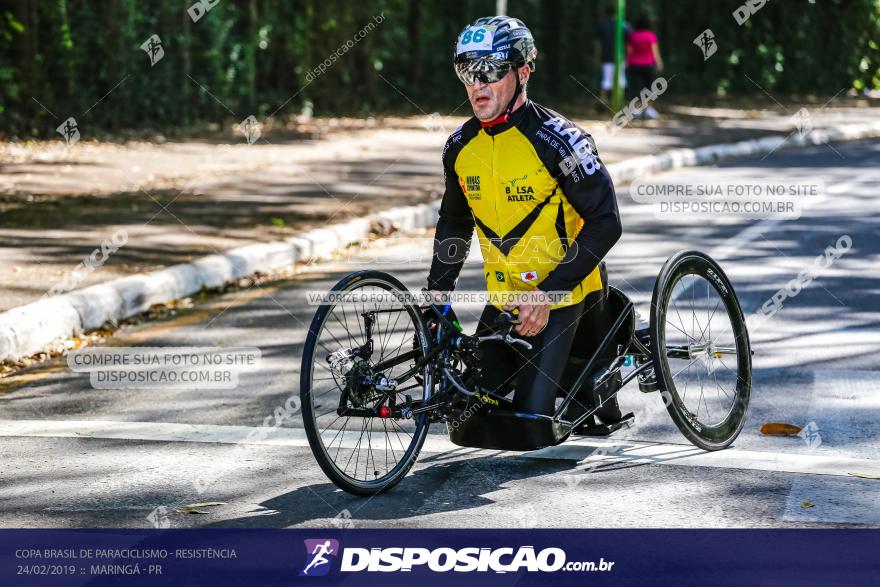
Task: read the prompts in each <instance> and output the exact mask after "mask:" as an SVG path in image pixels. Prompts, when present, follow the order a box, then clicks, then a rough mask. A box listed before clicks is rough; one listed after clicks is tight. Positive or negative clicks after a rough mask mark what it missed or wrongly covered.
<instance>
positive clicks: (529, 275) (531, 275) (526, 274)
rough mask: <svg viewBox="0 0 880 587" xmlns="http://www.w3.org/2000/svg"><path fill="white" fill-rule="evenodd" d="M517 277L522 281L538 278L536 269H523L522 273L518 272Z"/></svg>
mask: <svg viewBox="0 0 880 587" xmlns="http://www.w3.org/2000/svg"><path fill="white" fill-rule="evenodd" d="M519 277H520V279H522V280H523V281H535V280H536V279H538V272H537V271H523V272H522V273H520V274H519Z"/></svg>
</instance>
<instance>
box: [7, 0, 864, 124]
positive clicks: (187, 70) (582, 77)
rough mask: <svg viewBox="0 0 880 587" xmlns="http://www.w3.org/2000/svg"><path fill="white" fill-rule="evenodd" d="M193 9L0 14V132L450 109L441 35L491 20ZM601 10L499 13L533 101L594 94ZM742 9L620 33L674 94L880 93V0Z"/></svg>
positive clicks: (293, 3) (281, 1)
mask: <svg viewBox="0 0 880 587" xmlns="http://www.w3.org/2000/svg"><path fill="white" fill-rule="evenodd" d="M195 1H196V0H151V1H150V2H142V1H135V0H86V1H83V0H77V1H73V0H10V2H7V3H5V5H4V6H5V7H4V8H3V9H2V11H0V135H2V134H4V133H6V134H18V135H40V136H47V135H50V134H52V133H53V132H54V128H55V127H56V126H57V125H58V124H60V122H61V121H63V120H64V119H65V118H67V117H68V116H74V117H75V118H76V119H77V121H78V122H80V125H81V128H82V129H83V135H84V136H99V134H100V132H102V131H104V130H108V131H109V130H119V129H155V130H160V129H166V128H169V127H178V126H186V125H191V124H200V123H202V124H204V123H218V124H219V123H222V124H227V125H228V124H229V123H230V122H239V121H241V120H243V119H244V118H245V117H247V116H249V115H251V114H253V115H255V116H257V118H259V119H261V120H263V119H265V118H266V117H267V116H270V115H274V116H276V117H281V118H285V117H288V116H291V115H294V114H299V113H301V112H303V111H309V112H313V113H314V114H316V115H340V114H353V115H366V114H368V113H371V112H389V113H390V112H397V113H419V112H425V113H431V112H434V111H439V112H441V113H444V114H445V113H448V112H450V111H451V110H452V108H454V107H455V106H456V105H460V104H461V103H462V100H463V98H464V93H463V90H462V88H461V86H460V84H459V83H458V82H457V80H456V78H455V76H454V75H453V73H452V68H451V65H450V63H451V54H452V44H453V40H454V38H455V36H456V35H457V33H458V32H459V31H460V30H461V28H462V27H463V25H464V24H466V23H467V22H469V21H471V20H473V19H474V18H476V17H478V16H486V15H489V14H492V13H493V11H494V8H495V2H494V1H493V0H454V1H446V2H426V1H421V0H364V1H360V2H352V1H351V0H220V1H219V2H218V3H217V4H216V5H215V6H214V7H213V8H212V9H211V10H210V11H208V12H206V13H205V14H204V15H203V16H202V17H201V18H200V19H199V20H198V21H197V22H193V21H192V19H191V18H190V17H189V16H188V14H187V7H188V6H189V5H190V3H194V2H195ZM743 2H744V0H743ZM605 3H606V2H604V1H603V2H597V1H596V0H509V2H508V6H509V12H510V13H511V14H513V15H515V16H518V17H520V18H522V19H523V20H525V21H526V23H528V25H529V26H530V28H531V29H532V30H533V32H534V34H535V37H536V40H537V45H538V49H539V59H538V67H537V71H536V74H535V78H534V79H533V83H532V84H531V85H530V93H531V95H532V97H534V98H535V99H537V100H539V101H544V102H547V103H550V104H551V105H552V104H558V103H560V102H569V103H571V102H581V103H584V104H587V103H592V102H593V100H592V98H591V97H590V96H589V95H588V94H587V93H586V92H585V91H584V89H583V87H582V85H583V86H587V87H589V88H591V90H594V89H595V88H596V85H597V79H598V63H597V60H596V54H595V46H594V33H595V28H596V25H597V23H598V20H599V18H600V17H601V14H602V11H603V9H604V5H605ZM740 3H741V2H740V1H739V0H723V1H721V2H705V1H702V0H630V1H629V2H627V7H628V10H629V12H628V15H629V18H630V20H632V19H633V17H634V16H635V15H636V13H639V12H645V13H647V14H648V15H650V16H651V17H652V18H653V21H654V25H655V26H654V28H655V30H656V32H657V33H658V36H659V38H660V45H661V50H662V52H663V54H664V58H665V61H666V65H667V70H666V72H665V75H666V77H667V78H668V79H671V81H670V84H669V93H670V94H671V95H672V96H675V95H678V96H679V97H690V96H704V97H707V98H711V97H712V96H718V95H737V94H751V95H756V96H763V98H764V99H765V100H766V96H764V94H763V91H764V90H766V91H767V92H769V93H771V94H772V95H774V96H776V95H779V96H784V95H787V94H811V95H816V96H828V97H830V96H832V95H834V94H835V93H837V92H839V91H842V90H849V89H851V88H855V89H857V90H862V89H866V88H880V49H878V45H880V32H878V31H880V0H786V1H784V2H783V1H776V2H768V3H767V4H766V5H764V6H763V7H762V8H761V9H760V10H759V11H758V12H756V13H755V14H753V15H752V16H751V18H750V19H749V20H748V21H747V22H745V23H744V24H743V25H742V26H740V25H738V24H737V23H736V21H735V19H734V18H733V14H732V13H733V11H734V10H735V9H736V8H737V7H738V6H739V4H740ZM707 28H710V29H712V31H713V33H714V34H715V40H716V42H717V44H718V53H717V54H716V55H715V56H713V57H712V58H711V59H709V60H707V61H704V60H703V56H702V54H701V53H700V51H699V49H698V48H697V47H695V46H694V44H693V41H694V39H695V38H696V37H697V35H699V34H700V33H701V32H702V31H703V30H704V29H707ZM359 31H360V32H359ZM153 34H157V35H159V37H160V39H161V41H162V46H163V49H164V51H165V56H164V58H163V59H161V60H160V61H158V62H157V63H156V64H155V65H153V66H151V65H150V61H149V58H148V56H147V54H146V53H145V52H144V51H143V50H141V48H140V46H141V44H142V43H144V42H145V41H146V40H147V39H148V38H149V37H150V36H151V35H153ZM322 64H323V65H322ZM316 68H320V69H316ZM673 75H674V76H675V77H674V79H672V76H673ZM38 102H39V103H38ZM40 104H42V105H43V106H45V108H44V107H42V106H40ZM458 112H459V113H463V112H467V105H466V104H464V105H462V106H460V109H459V110H458Z"/></svg>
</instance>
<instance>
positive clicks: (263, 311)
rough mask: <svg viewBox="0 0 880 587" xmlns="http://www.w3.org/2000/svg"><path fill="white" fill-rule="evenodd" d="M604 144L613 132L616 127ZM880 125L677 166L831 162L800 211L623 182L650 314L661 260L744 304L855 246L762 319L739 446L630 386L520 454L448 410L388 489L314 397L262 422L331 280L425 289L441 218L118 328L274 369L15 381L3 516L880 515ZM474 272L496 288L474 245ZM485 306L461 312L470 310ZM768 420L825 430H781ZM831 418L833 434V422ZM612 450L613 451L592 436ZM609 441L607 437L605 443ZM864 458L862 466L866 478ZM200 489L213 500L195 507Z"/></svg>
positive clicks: (393, 522) (838, 522)
mask: <svg viewBox="0 0 880 587" xmlns="http://www.w3.org/2000/svg"><path fill="white" fill-rule="evenodd" d="M600 147H601V145H600ZM878 160H880V142H878V141H876V140H873V141H860V142H851V143H839V144H834V145H831V146H829V145H819V146H817V147H814V148H809V149H802V150H796V151H783V152H781V153H775V154H772V155H770V156H769V157H766V158H764V159H763V160H750V161H740V162H735V163H731V164H726V165H723V166H721V167H718V168H712V169H709V168H700V169H691V170H684V171H681V172H676V173H674V174H669V175H667V176H665V178H672V179H682V178H690V179H693V180H695V181H705V180H707V179H711V180H712V181H716V182H717V181H721V180H724V181H728V182H742V181H746V180H757V179H773V180H777V181H782V180H791V181H794V180H803V178H806V177H815V178H820V179H822V180H824V182H825V186H826V191H827V194H826V196H825V197H822V198H819V199H817V201H813V202H812V203H811V205H810V206H809V207H808V208H807V209H805V210H804V211H803V213H802V215H801V217H800V218H798V219H794V220H784V219H779V218H769V219H764V220H761V219H746V218H742V217H733V218H725V217H721V216H717V217H713V218H709V219H703V220H696V219H693V218H688V217H684V216H680V215H679V216H672V215H666V216H655V215H654V214H653V213H651V212H650V211H648V210H647V209H646V207H645V206H643V205H639V204H637V203H635V202H633V200H632V199H631V198H630V196H629V191H628V190H627V189H626V188H621V189H619V190H618V194H619V201H620V204H621V208H622V214H623V223H624V231H625V235H624V237H623V239H622V241H621V242H620V243H619V244H618V245H617V246H616V247H615V249H614V251H613V252H612V254H611V255H610V257H609V259H608V264H609V273H610V279H611V282H612V283H613V284H614V285H616V286H617V287H619V288H620V289H621V290H622V291H623V292H624V293H626V294H627V295H628V296H629V297H631V299H632V300H633V301H634V302H635V303H636V305H637V307H639V308H640V309H641V310H642V312H643V313H645V312H646V310H647V307H648V304H649V302H650V297H651V291H652V288H653V286H654V280H655V278H656V276H657V273H658V272H659V270H660V267H661V266H662V264H663V262H664V260H665V259H666V258H667V257H668V256H669V255H670V254H672V253H674V252H675V251H677V250H681V249H686V248H697V249H701V250H704V251H707V252H709V253H710V254H712V255H713V256H715V257H716V258H717V259H718V260H719V262H720V263H721V264H722V266H723V267H724V268H725V270H726V271H727V273H728V275H729V276H730V278H731V280H732V282H733V284H734V287H735V288H736V292H737V294H738V296H739V298H740V300H741V303H742V306H743V309H744V311H745V312H746V313H747V314H750V313H753V312H755V311H756V310H757V309H758V308H760V307H761V306H762V305H763V304H764V303H765V302H766V301H767V300H768V299H771V297H772V296H773V294H774V293H776V292H777V291H778V290H779V289H780V288H783V287H785V285H786V284H787V283H788V282H789V281H790V280H791V279H793V278H795V277H797V275H798V273H799V272H800V271H802V270H803V269H804V268H806V267H809V266H810V265H812V264H813V263H814V262H815V259H816V257H817V256H819V255H823V254H824V251H825V249H826V247H828V246H829V245H833V244H834V243H835V242H837V241H838V240H839V239H840V237H842V236H843V235H848V236H849V237H850V239H851V242H852V246H851V248H850V249H849V250H848V251H847V252H846V254H844V255H842V256H840V258H838V259H836V261H835V262H834V263H833V265H831V266H830V267H828V268H827V269H824V270H823V271H822V273H821V275H820V277H819V278H818V279H816V280H815V281H813V282H812V283H811V284H809V285H808V286H806V287H804V288H803V290H802V291H801V292H800V293H799V294H798V295H796V296H794V297H791V298H789V299H787V300H786V301H785V302H784V304H783V307H782V309H780V310H779V311H778V313H776V315H775V316H773V318H772V319H771V320H769V321H767V322H765V323H764V324H762V325H761V327H760V328H757V329H756V330H755V331H753V332H752V333H751V338H752V346H753V348H754V350H755V352H756V354H755V356H754V385H753V391H752V401H751V406H750V411H749V415H748V420H747V422H746V425H745V428H744V430H743V432H742V434H741V435H740V437H739V438H738V439H737V441H736V442H735V444H734V446H733V447H732V448H730V449H728V450H726V451H722V452H718V453H711V454H704V453H702V452H701V451H699V450H697V449H695V448H694V447H692V446H691V445H689V444H688V443H687V441H686V440H685V438H684V437H683V436H682V435H681V434H680V433H679V432H678V430H677V429H676V428H675V426H674V425H673V423H672V421H671V419H670V418H669V415H668V414H667V413H666V412H665V410H664V409H663V408H662V402H661V401H660V398H659V397H657V396H656V395H646V394H641V393H639V391H638V390H637V388H636V386H635V385H634V384H631V385H630V387H628V388H625V389H624V390H623V391H622V392H621V396H620V397H621V403H622V404H623V406H624V407H625V408H628V409H632V410H634V411H635V412H636V425H635V426H634V427H632V428H630V429H628V430H624V431H621V432H618V433H617V434H616V435H615V436H613V437H611V438H608V439H603V440H601V441H593V440H589V439H578V440H576V441H574V442H572V443H569V444H565V445H562V446H561V447H557V448H555V449H549V450H545V451H539V452H537V453H526V454H515V453H500V452H498V451H479V450H471V449H455V448H453V447H452V446H451V445H450V444H449V442H448V440H446V439H445V435H443V434H442V430H441V429H440V427H439V426H435V427H434V428H432V430H431V435H430V437H429V440H428V442H427V443H426V447H425V450H424V451H423V452H422V455H421V457H420V458H419V460H418V462H417V464H416V465H415V467H414V468H413V470H412V472H411V473H410V474H409V476H408V477H407V478H406V479H404V480H403V481H402V482H401V483H400V484H399V485H398V486H397V487H396V488H394V489H393V490H392V491H390V492H388V493H386V494H383V495H381V496H377V497H373V498H357V497H353V496H350V495H348V494H346V493H343V492H342V491H340V490H338V489H336V487H335V486H333V485H332V484H331V483H330V482H329V481H328V480H327V478H326V477H325V476H324V475H323V473H322V472H321V470H320V469H319V468H318V466H317V465H316V463H315V460H314V458H313V456H312V454H311V451H310V450H309V448H308V446H307V444H306V443H305V441H304V439H303V434H302V430H301V426H302V423H301V417H300V415H299V413H298V412H297V413H295V414H293V415H292V416H291V417H290V418H286V419H285V420H284V423H283V427H282V429H281V430H280V431H277V433H276V434H273V435H271V436H269V437H267V438H263V439H259V438H254V437H253V435H251V436H248V434H249V431H252V430H254V427H255V426H260V424H261V423H263V421H264V419H265V418H267V417H272V416H273V415H276V414H277V413H278V410H279V409H283V406H284V405H285V402H288V400H289V398H290V397H291V396H298V392H299V369H300V360H301V354H302V349H303V341H304V336H305V332H306V330H307V327H308V323H309V321H310V320H311V317H312V314H313V312H314V309H315V308H314V306H310V305H308V304H307V303H306V293H307V292H310V291H324V290H327V289H328V288H329V287H330V286H332V285H333V284H334V283H335V282H336V281H337V280H339V279H340V278H341V277H342V276H344V275H345V274H347V273H349V272H350V271H353V270H357V269H362V268H366V267H374V268H381V269H385V270H388V271H390V272H392V273H393V274H394V275H396V276H398V277H399V278H400V279H402V280H403V281H404V282H405V283H406V284H407V285H408V286H410V287H412V288H413V289H415V290H417V289H419V288H421V287H422V285H423V283H424V279H425V276H426V273H427V267H428V263H429V260H430V248H429V245H430V236H431V235H429V234H426V235H418V236H417V237H415V238H410V239H387V240H385V241H382V242H377V243H373V244H371V245H370V246H369V247H365V248H364V249H362V250H360V251H358V252H356V253H355V254H354V255H352V256H350V257H348V258H345V259H339V260H338V261H336V262H333V263H327V264H324V265H320V266H315V267H311V268H309V269H308V270H307V271H306V272H304V273H303V274H302V275H301V276H300V277H299V278H297V279H294V280H291V281H287V282H283V283H276V284H272V285H262V286H254V287H252V288H250V289H248V290H245V291H240V292H236V293H233V294H230V295H228V296H224V297H222V298H218V299H216V300H214V301H212V302H210V303H207V304H204V305H201V306H199V307H197V308H196V309H195V310H192V311H189V312H184V313H181V314H179V315H178V316H176V317H174V318H172V319H170V320H166V321H162V322H158V323H152V324H145V325H142V326H138V327H130V328H127V329H126V330H124V331H123V332H122V333H121V334H120V335H118V336H116V337H114V339H113V340H112V342H111V344H113V345H117V346H126V345H140V346H151V347H165V346H244V347H258V348H259V349H260V351H261V354H262V360H261V363H260V366H259V369H258V370H256V371H252V372H243V373H241V374H240V378H239V384H238V386H237V387H235V388H234V389H228V390H198V391H193V390H186V389H184V390H172V389H168V388H163V387H161V386H156V387H155V388H150V389H143V390H101V389H94V388H93V386H92V385H90V382H89V377H88V375H85V374H82V373H74V372H72V371H71V370H70V369H69V368H68V367H67V364H66V362H65V361H64V360H63V359H58V360H56V361H53V362H50V363H48V364H44V365H42V366H40V367H39V368H35V369H33V370H30V371H27V372H23V373H21V374H20V375H17V376H16V377H12V378H8V379H6V380H4V381H3V382H2V383H0V525H2V526H4V527H151V526H154V525H155V526H160V527H167V526H171V527H191V526H200V527H205V526H207V527H290V526H306V527H309V526H312V527H321V526H328V525H330V526H338V527H351V526H357V527H401V526H414V527H519V528H522V527H528V528H531V527H833V526H872V527H877V526H880V506H878V504H880V480H877V479H871V478H866V477H880V421H878V418H877V414H878V413H880V412H878V410H880V385H878V384H880V370H878V367H880V361H878V359H877V356H878V355H877V353H878V351H880V327H878V320H880V305H878V303H877V301H876V299H877V297H876V296H877V294H878V293H880V287H878V281H877V277H876V269H877V264H878V255H880V246H878V238H877V234H878V223H880V215H878V204H877V200H876V198H877V186H878V185H880V171H878V168H877V161H878ZM472 253H473V254H472V257H471V261H472V262H469V263H468V264H467V265H466V266H465V270H464V273H463V277H462V280H461V282H460V286H459V289H479V288H480V287H481V282H482V276H481V274H482V271H481V266H480V263H479V256H478V255H479V253H478V252H477V251H476V250H473V251H472ZM476 312H477V309H472V310H471V311H468V310H466V309H464V308H462V309H460V310H459V314H460V316H461V317H462V318H463V319H464V320H463V322H464V323H465V328H466V330H470V329H471V328H472V327H473V325H474V319H475V316H476ZM766 422H786V423H791V424H795V425H798V426H801V427H804V426H808V425H809V424H810V423H813V424H814V425H815V426H814V429H815V430H817V435H814V436H812V437H811V438H812V440H809V441H808V439H805V438H802V437H797V436H794V437H784V438H781V437H768V436H763V435H761V434H760V433H759V431H758V428H759V426H760V425H761V424H762V423H766ZM817 436H818V438H819V440H817V439H816V438H817ZM603 447H604V448H605V449H606V451H605V452H606V453H610V454H607V455H606V456H601V457H597V456H596V453H595V452H594V450H595V449H596V448H603ZM591 455H592V456H591ZM858 475H861V476H858ZM195 502H221V505H214V506H200V507H198V508H196V509H197V510H200V511H204V512H207V513H184V511H181V508H183V507H184V506H186V505H188V504H192V503H195Z"/></svg>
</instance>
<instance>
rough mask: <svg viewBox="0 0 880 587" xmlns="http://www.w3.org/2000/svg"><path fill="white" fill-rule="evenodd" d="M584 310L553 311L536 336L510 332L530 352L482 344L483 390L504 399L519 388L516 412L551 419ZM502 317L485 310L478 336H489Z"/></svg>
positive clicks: (500, 344) (580, 306) (576, 307)
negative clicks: (534, 414) (522, 342)
mask: <svg viewBox="0 0 880 587" xmlns="http://www.w3.org/2000/svg"><path fill="white" fill-rule="evenodd" d="M583 308H584V301H581V302H580V303H578V304H574V305H572V306H567V307H564V308H559V309H556V310H551V311H550V319H549V321H548V322H547V327H546V328H545V329H544V330H542V331H541V332H539V333H538V334H536V335H535V336H530V337H526V336H520V335H518V334H517V333H516V332H515V331H514V332H511V335H512V336H514V337H516V338H522V339H523V340H525V341H526V342H528V343H531V345H532V348H531V350H527V349H526V348H525V347H523V346H522V345H508V344H507V343H503V342H499V341H489V342H484V343H483V344H481V345H480V351H481V356H480V368H481V371H482V377H481V385H482V387H484V388H486V389H488V390H490V391H492V392H494V393H496V394H497V395H501V396H505V395H507V394H508V393H509V392H510V390H511V389H512V388H513V386H514V385H516V389H515V391H514V395H513V404H514V408H515V409H516V410H517V411H521V412H530V413H536V414H546V415H551V414H552V413H553V409H554V404H555V401H556V391H557V389H558V388H559V385H560V381H562V373H563V371H564V370H565V367H566V364H567V363H568V357H569V354H570V352H571V345H572V341H573V340H574V336H575V332H576V331H577V327H578V323H579V321H580V319H581V314H582V313H583ZM500 313H501V310H499V309H497V308H495V307H494V306H486V308H485V309H484V310H483V314H482V316H480V323H479V325H478V326H477V334H478V335H479V336H484V335H486V334H488V333H489V332H490V331H491V330H492V329H493V325H494V324H495V319H496V318H497V316H498V314H500Z"/></svg>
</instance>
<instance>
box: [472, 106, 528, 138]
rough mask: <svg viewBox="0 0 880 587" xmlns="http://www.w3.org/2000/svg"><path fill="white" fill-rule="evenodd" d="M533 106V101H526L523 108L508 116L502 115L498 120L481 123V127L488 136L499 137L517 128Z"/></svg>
mask: <svg viewBox="0 0 880 587" xmlns="http://www.w3.org/2000/svg"><path fill="white" fill-rule="evenodd" d="M530 105H531V100H528V99H527V100H526V101H525V102H523V104H522V106H520V107H519V108H517V109H516V110H514V111H513V112H511V113H510V114H509V115H508V114H502V115H501V116H499V117H498V118H495V119H493V120H489V121H486V122H483V121H480V126H481V127H483V130H484V131H486V134H488V135H497V134H499V133H502V132H504V131H506V130H507V129H509V128H511V127H513V126H516V125H517V124H518V123H519V121H520V120H522V117H523V114H525V111H526V110H527V108H528V106H530Z"/></svg>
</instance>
